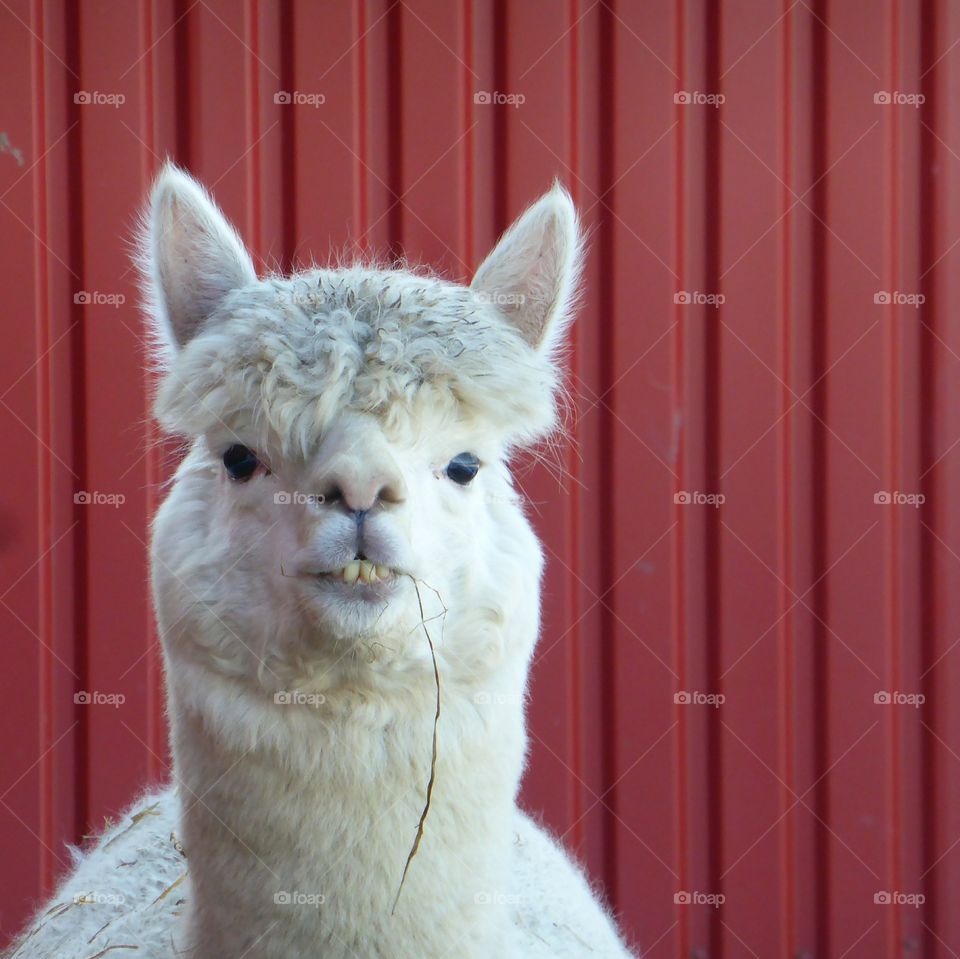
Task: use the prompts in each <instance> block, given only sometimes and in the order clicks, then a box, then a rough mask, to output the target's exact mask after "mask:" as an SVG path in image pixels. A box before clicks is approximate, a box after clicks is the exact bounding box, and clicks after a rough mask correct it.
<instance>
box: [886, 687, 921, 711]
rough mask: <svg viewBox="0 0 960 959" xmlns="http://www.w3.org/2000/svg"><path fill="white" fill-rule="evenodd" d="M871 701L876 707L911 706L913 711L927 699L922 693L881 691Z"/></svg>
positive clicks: (894, 690) (896, 690)
mask: <svg viewBox="0 0 960 959" xmlns="http://www.w3.org/2000/svg"><path fill="white" fill-rule="evenodd" d="M873 701H874V703H875V704H876V705H877V706H913V708H914V709H919V708H920V707H921V706H922V705H923V704H924V703H925V702H926V701H927V697H926V696H925V695H924V694H923V693H904V692H901V691H900V690H899V689H893V690H886V689H881V690H880V691H879V692H876V693H874V694H873Z"/></svg>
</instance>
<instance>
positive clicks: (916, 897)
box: [873, 890, 927, 909]
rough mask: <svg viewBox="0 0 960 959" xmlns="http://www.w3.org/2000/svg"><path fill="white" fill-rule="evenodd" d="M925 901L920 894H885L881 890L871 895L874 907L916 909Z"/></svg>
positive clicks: (924, 897)
mask: <svg viewBox="0 0 960 959" xmlns="http://www.w3.org/2000/svg"><path fill="white" fill-rule="evenodd" d="M926 901H927V897H926V896H925V895H924V894H923V893H922V892H887V891H885V890H881V891H880V892H875V893H874V894H873V903H874V905H875V906H913V908H914V909H918V908H919V907H920V906H922V905H923V904H924V903H925V902H926Z"/></svg>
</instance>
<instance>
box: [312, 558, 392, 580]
mask: <svg viewBox="0 0 960 959" xmlns="http://www.w3.org/2000/svg"><path fill="white" fill-rule="evenodd" d="M321 576H322V577H323V578H324V579H332V580H337V581H339V582H343V583H346V584H347V585H348V586H371V585H373V584H374V583H379V582H381V581H383V580H390V579H393V578H394V576H395V573H394V571H393V570H392V569H390V567H389V566H384V565H383V564H382V563H372V562H371V561H370V560H368V559H354V560H351V561H350V562H349V563H347V564H346V566H343V567H341V568H340V569H333V570H330V571H329V572H326V573H322V574H321Z"/></svg>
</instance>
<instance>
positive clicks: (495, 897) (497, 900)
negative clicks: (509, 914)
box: [473, 889, 523, 906]
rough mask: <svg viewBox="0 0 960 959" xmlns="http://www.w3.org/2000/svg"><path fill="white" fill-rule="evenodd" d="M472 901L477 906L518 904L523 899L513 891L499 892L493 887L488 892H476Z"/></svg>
mask: <svg viewBox="0 0 960 959" xmlns="http://www.w3.org/2000/svg"><path fill="white" fill-rule="evenodd" d="M473 901H474V902H475V903H476V904H477V905H478V906H518V905H519V904H520V903H521V902H522V901H523V900H522V898H521V897H520V896H519V895H517V894H516V893H514V892H500V891H499V890H497V889H494V890H492V891H490V892H478V893H476V894H475V895H474V897H473Z"/></svg>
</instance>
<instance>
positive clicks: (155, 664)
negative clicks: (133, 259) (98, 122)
mask: <svg viewBox="0 0 960 959" xmlns="http://www.w3.org/2000/svg"><path fill="white" fill-rule="evenodd" d="M140 42H141V44H142V45H143V49H144V51H145V53H144V56H143V59H142V60H141V61H140V116H141V124H140V132H141V139H142V141H143V146H142V148H141V150H140V172H141V180H142V183H143V185H144V188H145V189H146V187H147V186H148V184H149V182H150V178H151V175H152V173H153V164H154V160H153V157H154V155H155V154H156V116H155V109H154V108H155V96H156V59H155V56H154V42H155V41H154V0H142V3H141V4H140ZM144 365H145V367H147V368H149V365H150V364H149V358H148V357H147V356H144ZM144 386H145V389H144V397H143V399H144V406H145V409H144V433H143V441H144V444H145V445H146V455H145V457H144V474H145V498H146V517H145V518H146V521H147V523H148V524H149V521H150V517H151V516H153V514H154V512H155V511H156V508H157V489H158V486H159V482H160V469H159V463H158V453H157V446H156V443H155V442H154V434H155V426H154V425H153V418H152V410H151V401H150V393H151V391H150V389H149V387H148V386H147V383H146V382H145V383H144ZM144 620H145V622H144V636H145V640H146V667H147V704H146V705H147V745H148V747H149V748H148V749H147V755H146V757H145V759H146V767H147V775H148V777H149V778H150V780H151V781H156V780H158V779H159V778H160V776H161V774H162V768H161V762H160V758H159V757H160V755H161V754H162V753H163V750H164V742H165V740H166V731H165V729H164V712H163V695H162V684H163V679H162V668H161V663H160V655H159V652H158V648H157V643H158V641H159V640H158V636H157V630H156V622H155V620H154V616H153V607H152V604H151V603H150V601H149V597H148V601H147V603H146V615H145V617H144Z"/></svg>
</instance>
